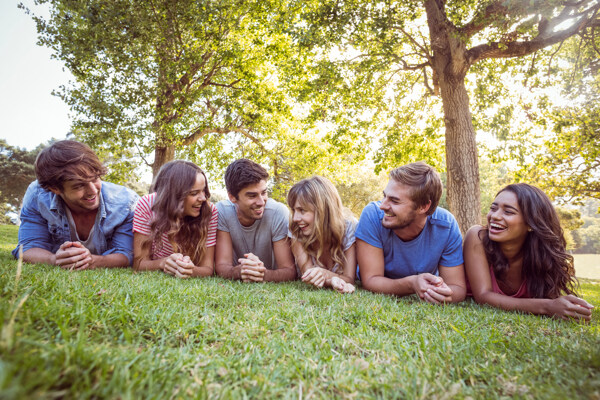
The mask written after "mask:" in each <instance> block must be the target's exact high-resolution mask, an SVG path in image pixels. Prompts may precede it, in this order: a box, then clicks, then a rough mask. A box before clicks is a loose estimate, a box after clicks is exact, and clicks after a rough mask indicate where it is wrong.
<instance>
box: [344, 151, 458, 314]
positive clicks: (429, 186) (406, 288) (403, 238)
mask: <svg viewBox="0 0 600 400" xmlns="http://www.w3.org/2000/svg"><path fill="white" fill-rule="evenodd" d="M441 196H442V182H441V180H440V177H439V174H438V173H437V172H436V171H435V170H434V169H433V168H432V167H431V166H429V165H427V164H425V163H423V162H417V163H412V164H408V165H404V166H402V167H399V168H396V169H394V170H392V171H391V172H390V180H389V182H388V184H387V186H386V188H385V190H384V191H383V200H382V201H378V202H372V203H370V204H368V205H367V206H366V207H365V209H364V210H363V212H362V214H361V216H360V221H359V223H358V227H357V229H356V243H357V258H358V265H359V268H360V269H359V272H360V278H361V280H362V283H363V287H364V288H366V289H368V290H370V291H372V292H376V293H387V294H394V295H397V296H406V295H410V294H417V295H418V296H419V297H420V298H421V299H422V300H424V301H427V302H429V303H433V304H440V303H449V302H459V301H462V300H464V298H465V294H466V284H465V273H464V265H463V256H462V236H461V233H460V230H459V228H458V223H457V222H456V219H455V218H454V216H453V215H452V214H450V213H449V212H448V211H446V210H444V209H443V208H440V207H437V205H438V203H439V200H440V197H441Z"/></svg>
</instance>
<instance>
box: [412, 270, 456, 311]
mask: <svg viewBox="0 0 600 400" xmlns="http://www.w3.org/2000/svg"><path fill="white" fill-rule="evenodd" d="M413 289H414V291H415V293H416V294H417V295H418V296H419V298H420V299H421V300H423V301H426V302H428V303H432V304H443V303H450V302H451V301H452V293H453V292H452V289H450V288H449V287H448V285H446V282H444V280H443V279H442V278H441V277H439V276H435V275H433V274H429V273H424V274H419V275H416V276H415V280H414V281H413Z"/></svg>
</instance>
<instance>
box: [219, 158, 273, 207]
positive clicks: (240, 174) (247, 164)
mask: <svg viewBox="0 0 600 400" xmlns="http://www.w3.org/2000/svg"><path fill="white" fill-rule="evenodd" d="M267 179H269V173H268V172H267V170H266V169H264V168H263V167H262V166H261V165H260V164H257V163H255V162H254V161H251V160H248V159H247V158H240V159H239V160H235V161H234V162H232V163H231V164H229V166H228V167H227V170H226V171H225V187H226V188H227V192H228V193H229V194H230V195H232V196H233V197H235V198H236V199H237V198H238V195H239V194H240V192H241V191H242V189H244V188H245V187H246V186H250V185H254V184H256V183H258V182H260V181H263V180H264V181H266V180H267Z"/></svg>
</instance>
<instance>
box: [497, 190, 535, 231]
mask: <svg viewBox="0 0 600 400" xmlns="http://www.w3.org/2000/svg"><path fill="white" fill-rule="evenodd" d="M487 221H488V227H489V228H488V232H489V237H490V240H493V241H495V242H510V241H522V240H524V239H525V237H526V236H527V230H528V228H529V227H528V226H527V224H526V223H525V219H524V218H523V213H522V212H521V208H520V207H519V202H518V199H517V195H516V194H515V193H513V192H511V191H508V190H505V191H503V192H500V193H499V194H498V196H496V198H495V199H494V202H493V203H492V205H491V207H490V211H489V212H488V215H487Z"/></svg>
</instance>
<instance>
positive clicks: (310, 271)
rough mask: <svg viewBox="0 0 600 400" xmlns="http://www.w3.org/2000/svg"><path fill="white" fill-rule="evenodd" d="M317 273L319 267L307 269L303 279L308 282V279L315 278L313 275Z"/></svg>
mask: <svg viewBox="0 0 600 400" xmlns="http://www.w3.org/2000/svg"><path fill="white" fill-rule="evenodd" d="M316 273H317V269H316V268H310V269H307V270H306V271H305V272H304V274H302V280H303V281H304V282H307V281H308V282H310V281H311V280H312V279H313V277H314V276H315V274H316Z"/></svg>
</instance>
